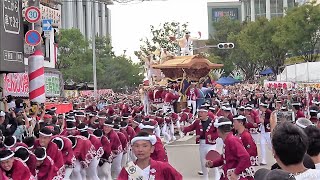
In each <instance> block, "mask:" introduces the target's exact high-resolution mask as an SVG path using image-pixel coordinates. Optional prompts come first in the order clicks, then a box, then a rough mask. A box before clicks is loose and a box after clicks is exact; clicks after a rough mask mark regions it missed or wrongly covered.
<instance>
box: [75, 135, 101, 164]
mask: <svg viewBox="0 0 320 180" xmlns="http://www.w3.org/2000/svg"><path fill="white" fill-rule="evenodd" d="M76 138H77V144H76V147H74V148H73V152H74V155H75V157H76V159H77V160H79V161H80V164H81V166H82V168H87V167H89V165H90V163H91V161H92V159H93V158H94V157H95V156H96V150H95V148H94V146H93V145H92V143H91V141H90V140H89V139H87V138H85V137H83V136H76Z"/></svg>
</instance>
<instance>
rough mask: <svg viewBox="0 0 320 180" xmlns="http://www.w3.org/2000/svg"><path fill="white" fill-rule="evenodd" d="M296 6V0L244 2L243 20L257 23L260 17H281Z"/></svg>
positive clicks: (253, 0)
mask: <svg viewBox="0 0 320 180" xmlns="http://www.w3.org/2000/svg"><path fill="white" fill-rule="evenodd" d="M294 4H295V0H242V1H241V18H242V19H241V20H242V21H245V20H248V21H255V20H256V19H257V18H259V17H266V18H267V19H271V18H273V17H281V16H283V15H285V12H286V10H287V9H288V8H291V7H293V6H294Z"/></svg>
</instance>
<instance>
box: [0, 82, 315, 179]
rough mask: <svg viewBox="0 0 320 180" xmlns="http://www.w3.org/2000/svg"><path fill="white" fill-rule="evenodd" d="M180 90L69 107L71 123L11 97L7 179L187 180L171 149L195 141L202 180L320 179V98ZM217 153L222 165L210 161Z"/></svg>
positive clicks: (3, 116) (0, 124)
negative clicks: (178, 141)
mask: <svg viewBox="0 0 320 180" xmlns="http://www.w3.org/2000/svg"><path fill="white" fill-rule="evenodd" d="M179 87H180V82H177V81H173V82H170V83H169V84H168V85H167V86H166V87H163V86H160V85H155V86H153V87H151V88H145V87H141V89H140V90H139V91H137V92H134V93H131V94H119V93H112V94H109V95H104V96H101V97H99V98H96V97H78V98H73V99H69V100H68V99H65V100H66V101H68V102H71V103H72V104H73V110H71V111H69V112H67V113H63V114H58V113H57V109H56V108H50V109H47V108H46V107H45V105H42V104H37V103H33V102H28V101H24V100H22V99H20V98H17V99H13V98H12V97H11V96H9V97H5V98H3V99H2V102H3V107H4V109H3V110H1V111H0V130H1V131H0V133H1V134H0V137H2V138H1V139H0V140H1V143H0V145H1V150H0V167H1V169H0V170H1V175H0V179H13V180H24V179H38V180H50V179H76V180H81V179H93V180H98V179H101V180H104V179H105V180H110V179H119V180H126V179H129V180H131V179H134V180H135V179H141V180H144V179H150V180H152V179H156V180H170V179H172V180H179V179H188V178H187V177H182V175H181V174H180V173H179V172H178V171H177V170H176V169H175V168H174V167H172V166H171V165H170V164H169V158H168V155H167V153H166V149H165V146H164V145H165V144H168V143H171V142H172V141H175V140H176V139H177V138H179V137H180V138H182V137H184V136H189V135H192V133H194V135H195V137H196V143H197V144H199V152H200V153H199V154H200V168H201V170H200V171H199V172H198V174H199V175H200V176H201V177H202V178H203V179H209V177H210V178H212V179H213V178H214V179H228V180H237V179H248V180H250V179H257V180H260V179H264V178H266V177H270V178H271V177H273V176H278V177H284V178H283V179H285V177H287V178H292V179H298V180H302V179H308V180H316V179H320V171H319V170H320V156H319V153H320V147H319V146H320V129H319V127H320V123H319V118H320V114H318V113H319V105H320V96H319V93H318V91H317V90H312V91H310V92H306V91H304V90H298V89H293V90H287V89H268V88H263V87H260V86H255V87H254V88H247V86H242V85H237V86H230V87H224V88H222V89H216V88H214V87H213V85H212V84H210V83H201V84H199V83H195V82H191V83H190V84H189V87H188V88H186V89H185V91H184V92H183V93H181V89H180V88H179ZM183 94H184V95H183ZM53 101H54V99H53ZM184 101H186V105H183V103H182V102H184ZM258 148H260V151H259V154H258ZM212 151H217V152H219V153H218V154H219V156H217V157H215V158H214V159H212V158H211V159H210V158H208V153H209V152H212ZM267 151H271V152H272V154H273V156H274V159H275V161H276V162H277V163H276V164H274V165H273V166H272V169H273V170H268V169H260V170H258V171H255V170H256V167H257V166H265V165H267V163H270V159H268V158H267ZM280 169H281V170H280ZM209 174H210V175H209ZM211 174H212V175H211Z"/></svg>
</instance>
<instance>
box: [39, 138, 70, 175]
mask: <svg viewBox="0 0 320 180" xmlns="http://www.w3.org/2000/svg"><path fill="white" fill-rule="evenodd" d="M34 146H35V147H40V144H39V140H38V139H37V140H36V142H35V143H34ZM46 153H47V155H48V156H50V158H51V159H52V160H53V161H54V165H55V166H56V167H57V168H58V169H59V171H58V175H59V176H62V175H63V174H64V172H65V166H64V159H63V155H62V152H61V151H59V150H58V146H57V145H56V144H55V143H53V142H51V141H50V142H49V144H48V147H47V149H46Z"/></svg>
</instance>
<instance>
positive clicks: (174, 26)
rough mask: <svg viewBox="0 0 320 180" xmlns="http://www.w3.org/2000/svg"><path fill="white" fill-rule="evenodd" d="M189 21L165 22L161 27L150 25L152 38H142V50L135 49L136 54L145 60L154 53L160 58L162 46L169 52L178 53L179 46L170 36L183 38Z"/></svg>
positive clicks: (156, 57)
mask: <svg viewBox="0 0 320 180" xmlns="http://www.w3.org/2000/svg"><path fill="white" fill-rule="evenodd" d="M187 27H188V23H184V24H180V23H179V22H165V23H163V24H160V26H159V27H155V26H153V25H151V26H150V33H151V38H143V39H141V40H140V42H141V45H140V50H139V51H135V55H136V56H137V57H138V58H139V59H140V60H142V62H144V61H143V58H144V57H147V56H149V55H152V54H154V56H155V59H160V52H159V51H160V50H161V48H166V49H167V50H168V51H169V52H173V53H177V52H178V51H179V46H178V44H177V43H175V42H173V41H171V40H170V38H169V37H176V38H182V37H183V36H184V34H185V33H186V32H187ZM156 51H158V52H156Z"/></svg>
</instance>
